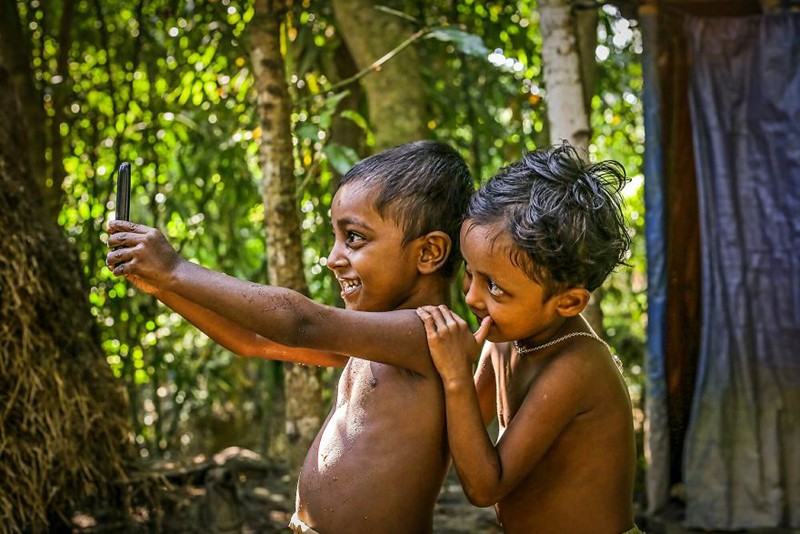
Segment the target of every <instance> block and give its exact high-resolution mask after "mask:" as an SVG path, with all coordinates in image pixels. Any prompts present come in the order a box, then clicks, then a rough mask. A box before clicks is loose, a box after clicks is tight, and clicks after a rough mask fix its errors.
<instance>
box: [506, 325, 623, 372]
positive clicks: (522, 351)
mask: <svg viewBox="0 0 800 534" xmlns="http://www.w3.org/2000/svg"><path fill="white" fill-rule="evenodd" d="M575 336H586V337H590V338H592V339H596V340H597V341H599V342H600V343H602V344H603V345H605V347H606V348H607V349H608V352H609V353H610V354H611V357H612V358H614V363H615V364H616V365H617V368H618V369H619V371H620V372H622V361H621V360H620V359H619V358H618V357H617V355H616V354H614V351H613V350H611V346H610V345H609V344H608V343H606V342H605V340H603V339H602V338H601V337H600V336H598V335H597V334H595V333H593V332H572V333H571V334H565V335H563V336H561V337H557V338H555V339H554V340H552V341H548V342H547V343H542V344H541V345H534V346H533V347H523V346H522V345H520V343H519V341H514V348H515V349H517V354H519V355H520V356H522V355H523V354H529V353H531V352H536V351H537V350H541V349H545V348H547V347H552V346H553V345H555V344H556V343H561V342H562V341H565V340H567V339H569V338H571V337H575Z"/></svg>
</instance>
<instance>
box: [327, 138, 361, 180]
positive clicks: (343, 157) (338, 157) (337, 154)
mask: <svg viewBox="0 0 800 534" xmlns="http://www.w3.org/2000/svg"><path fill="white" fill-rule="evenodd" d="M323 152H325V155H326V156H327V157H328V161H330V163H331V165H333V168H334V169H336V172H338V173H339V174H344V173H346V172H347V171H349V170H350V167H352V166H353V165H355V164H356V163H358V160H359V159H361V158H359V157H358V153H357V152H356V151H355V150H353V149H352V148H350V147H349V146H344V145H340V144H338V143H328V144H327V145H325V148H324V149H323Z"/></svg>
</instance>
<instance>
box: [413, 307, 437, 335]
mask: <svg viewBox="0 0 800 534" xmlns="http://www.w3.org/2000/svg"><path fill="white" fill-rule="evenodd" d="M416 312H417V317H419V318H420V319H422V324H423V325H424V326H425V333H426V334H427V335H430V334H434V333H436V325H435V324H434V322H433V317H431V314H430V312H429V311H428V310H426V309H425V308H424V307H423V308H417V309H416Z"/></svg>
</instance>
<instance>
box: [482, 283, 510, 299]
mask: <svg viewBox="0 0 800 534" xmlns="http://www.w3.org/2000/svg"><path fill="white" fill-rule="evenodd" d="M486 288H487V289H488V290H489V293H491V294H492V295H494V296H495V297H500V296H503V295H505V293H506V292H505V291H503V290H502V289H500V286H498V285H497V284H495V283H494V281H493V280H489V281H487V282H486Z"/></svg>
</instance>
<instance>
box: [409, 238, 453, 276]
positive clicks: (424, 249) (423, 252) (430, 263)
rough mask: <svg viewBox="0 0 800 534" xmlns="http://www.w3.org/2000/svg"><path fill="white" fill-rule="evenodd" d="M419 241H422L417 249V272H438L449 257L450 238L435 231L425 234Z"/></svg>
mask: <svg viewBox="0 0 800 534" xmlns="http://www.w3.org/2000/svg"><path fill="white" fill-rule="evenodd" d="M419 239H420V240H421V241H422V243H421V245H420V249H419V250H420V255H419V261H418V262H417V268H418V269H419V272H420V273H422V274H431V273H434V272H436V271H438V270H439V269H441V268H442V266H443V265H444V264H445V262H446V261H447V257H448V256H449V255H450V248H451V247H452V244H451V242H450V236H448V235H447V234H446V233H444V232H442V231H439V230H436V231H435V232H430V233H427V234H425V235H424V236H422V237H420V238H419Z"/></svg>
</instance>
